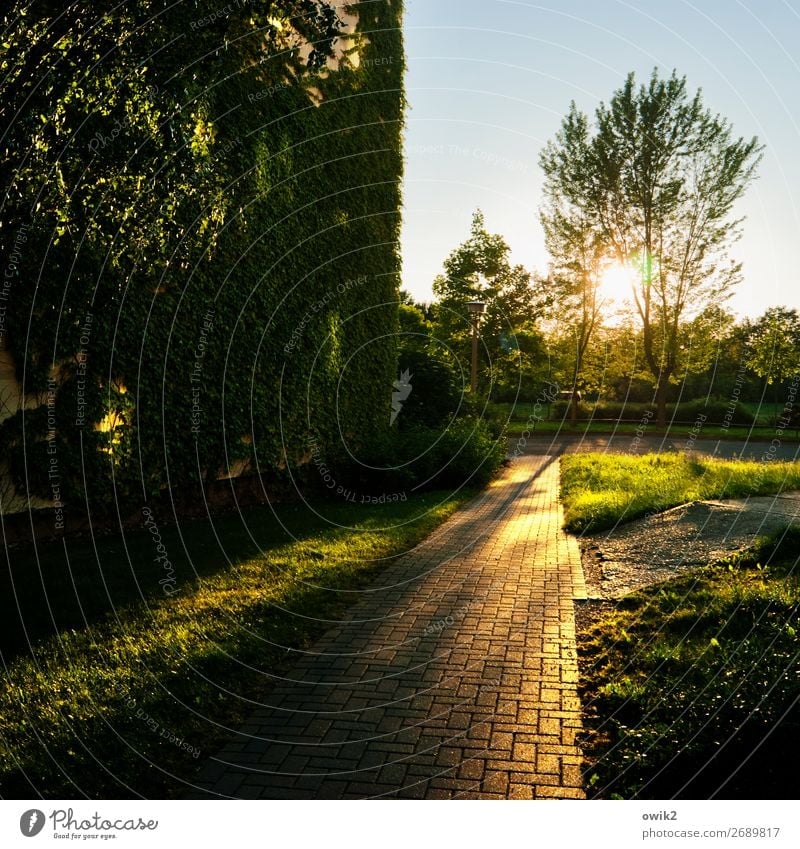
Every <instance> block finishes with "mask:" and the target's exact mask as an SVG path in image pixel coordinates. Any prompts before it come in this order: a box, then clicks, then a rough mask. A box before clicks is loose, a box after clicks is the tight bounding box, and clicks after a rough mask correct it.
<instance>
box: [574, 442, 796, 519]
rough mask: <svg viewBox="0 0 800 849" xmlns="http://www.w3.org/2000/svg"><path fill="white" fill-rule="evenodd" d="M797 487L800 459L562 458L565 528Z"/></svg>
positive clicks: (596, 456)
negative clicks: (706, 501) (694, 503)
mask: <svg viewBox="0 0 800 849" xmlns="http://www.w3.org/2000/svg"><path fill="white" fill-rule="evenodd" d="M798 488H800V463H788V462H771V463H763V462H762V463H759V462H754V461H750V460H717V459H705V458H704V459H698V458H691V457H687V456H686V455H685V454H646V455H644V456H641V457H639V456H626V455H622V454H568V455H565V456H563V457H562V458H561V498H562V501H563V503H564V527H565V528H566V529H567V530H568V531H572V532H574V533H577V532H583V531H589V530H591V531H598V530H602V529H604V528H610V527H613V526H614V525H616V524H617V523H618V522H620V521H628V520H630V519H635V518H637V517H639V516H644V515H647V514H648V513H653V512H658V511H661V510H666V509H668V508H670V507H675V506H677V505H679V504H686V503H688V502H690V501H698V500H703V499H709V498H744V497H745V496H749V495H775V494H777V493H780V492H783V491H785V490H790V489H798Z"/></svg>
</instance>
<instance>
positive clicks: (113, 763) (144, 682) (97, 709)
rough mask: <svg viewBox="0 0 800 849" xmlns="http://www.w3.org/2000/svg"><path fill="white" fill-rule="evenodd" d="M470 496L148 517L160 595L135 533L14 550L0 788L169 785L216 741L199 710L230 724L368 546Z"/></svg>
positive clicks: (378, 545)
mask: <svg viewBox="0 0 800 849" xmlns="http://www.w3.org/2000/svg"><path fill="white" fill-rule="evenodd" d="M474 494H475V492H474V491H471V492H463V493H461V494H459V495H458V496H456V497H451V496H448V495H447V494H444V493H437V492H431V493H427V494H425V495H419V496H413V497H409V499H408V501H406V502H398V503H394V504H385V505H360V504H359V505H353V504H331V503H326V504H324V505H317V506H318V508H319V509H320V511H321V512H322V513H323V514H324V517H320V516H316V515H315V514H314V513H313V512H312V511H311V510H309V509H308V508H305V507H304V508H300V507H282V508H280V509H279V510H278V511H277V516H274V515H273V514H272V512H271V511H270V510H269V509H268V508H266V507H265V508H258V509H256V510H251V511H249V512H247V513H245V514H243V515H241V516H239V515H237V516H229V517H227V518H224V519H220V520H217V521H215V523H214V525H213V526H212V525H211V523H210V522H208V521H197V522H193V523H190V524H188V525H184V526H183V527H182V528H181V529H180V530H179V529H177V528H167V527H160V528H159V533H160V535H161V540H162V543H163V545H164V547H165V549H166V551H167V552H168V555H169V560H170V563H171V565H172V569H173V572H174V584H170V585H169V586H170V589H172V588H173V587H174V588H175V590H176V592H175V593H174V594H173V595H171V596H170V597H168V596H166V595H165V594H164V592H163V589H162V585H160V584H159V580H161V579H163V577H164V575H165V572H164V566H163V564H162V563H156V562H155V561H154V557H155V555H156V551H155V547H154V538H153V537H152V536H151V535H150V534H148V533H146V532H145V533H142V532H141V531H139V532H137V533H135V534H128V535H127V536H126V538H125V539H124V540H123V539H122V538H121V537H106V538H105V539H99V540H95V541H94V542H92V541H88V542H82V543H81V542H75V541H70V542H68V543H63V544H62V543H55V544H50V545H47V546H39V547H38V550H36V551H34V550H33V549H30V550H22V549H15V550H14V551H13V558H12V560H13V571H12V572H10V573H9V574H8V575H7V576H5V577H4V578H3V581H4V582H5V585H3V586H0V591H1V592H0V596H1V597H2V598H3V608H2V610H0V614H1V615H3V617H4V624H5V625H6V626H7V627H6V628H5V629H4V638H3V643H2V646H1V647H2V659H3V662H4V667H5V670H4V674H3V676H2V678H0V797H4V798H22V797H24V798H29V797H32V796H35V795H37V794H38V793H42V794H43V795H44V796H46V797H49V798H72V797H75V796H76V795H78V796H80V795H87V796H89V797H93V798H119V797H130V796H132V795H135V794H136V793H141V794H144V795H146V796H149V797H156V798H157V797H160V796H170V795H176V794H178V793H180V792H181V790H182V785H181V783H180V779H188V778H190V777H191V776H192V775H193V774H194V772H195V771H196V770H197V768H198V766H199V765H200V764H202V762H203V760H204V759H205V758H207V757H209V756H210V755H212V754H213V753H214V750H215V747H216V746H217V745H218V744H219V742H220V740H221V739H222V738H223V736H224V735H223V733H222V732H217V733H216V734H215V733H214V731H213V730H214V727H215V726H214V724H213V723H214V722H220V723H223V724H225V725H228V726H231V727H236V725H237V724H239V723H240V722H241V721H242V720H243V719H244V718H245V717H246V716H247V715H248V713H249V712H250V711H251V710H252V702H251V701H250V700H252V699H258V697H259V696H260V695H261V694H263V693H265V692H266V691H268V689H269V686H270V682H271V681H272V680H274V676H275V675H279V674H281V673H282V672H285V671H286V670H287V669H288V668H289V667H290V666H291V664H292V662H293V659H294V658H295V657H296V654H294V653H293V652H292V651H291V649H299V648H302V647H304V646H307V645H309V644H310V643H311V641H312V640H313V639H314V638H315V637H317V636H318V635H320V634H321V633H322V632H324V631H325V630H326V629H327V628H328V627H330V626H331V621H332V620H336V619H337V618H338V617H341V614H342V613H343V612H344V611H345V610H346V609H347V608H348V607H349V606H350V605H351V604H353V603H354V602H355V601H356V600H357V598H358V596H357V594H356V593H355V592H354V591H355V590H357V589H358V588H360V587H364V586H366V585H368V584H369V583H370V581H371V580H373V579H374V578H375V575H376V573H377V572H378V571H379V570H380V568H381V562H380V558H387V557H391V556H392V555H394V554H397V553H398V552H401V551H404V550H406V549H408V548H409V547H411V546H413V545H415V544H417V543H418V542H419V541H421V540H422V539H423V538H424V537H425V536H426V535H427V534H429V533H430V532H431V531H432V530H433V529H434V528H435V527H436V526H437V525H438V524H440V523H441V522H442V521H443V520H444V519H446V518H447V517H448V516H450V515H451V514H452V513H453V512H454V511H455V510H456V509H457V508H458V507H459V506H461V505H462V504H463V503H464V502H466V501H467V500H468V499H469V498H470V497H472V496H473V495H474ZM156 521H157V517H156ZM292 537H294V538H292ZM17 604H19V606H20V608H21V611H22V613H21V615H20V614H19V613H17ZM28 643H30V644H31V647H30V648H28ZM173 775H174V776H177V778H174V777H172V776H173ZM25 776H27V777H28V779H27V780H26V777H25Z"/></svg>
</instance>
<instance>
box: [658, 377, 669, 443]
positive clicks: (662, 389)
mask: <svg viewBox="0 0 800 849" xmlns="http://www.w3.org/2000/svg"><path fill="white" fill-rule="evenodd" d="M668 385H669V381H667V380H664V379H663V378H662V379H659V381H658V383H657V384H656V425H657V427H659V428H660V429H662V430H665V429H666V427H667V386H668Z"/></svg>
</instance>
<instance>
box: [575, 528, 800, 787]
mask: <svg viewBox="0 0 800 849" xmlns="http://www.w3.org/2000/svg"><path fill="white" fill-rule="evenodd" d="M798 552H800V530H799V529H796V528H795V529H792V530H789V531H787V532H786V533H784V534H781V535H778V536H775V537H773V538H771V539H766V540H762V541H761V542H760V543H759V544H758V545H757V546H756V547H755V548H754V549H753V550H752V551H750V552H749V553H746V554H744V555H737V556H735V557H733V558H731V559H730V560H728V561H726V562H724V563H722V564H718V565H716V566H713V567H707V568H705V569H702V570H699V571H698V572H697V573H695V574H693V575H692V576H686V577H681V578H679V579H676V580H673V581H669V582H666V583H664V584H660V585H657V586H654V587H650V588H648V589H646V590H641V591H639V592H636V593H633V594H631V595H629V596H626V597H625V598H624V599H622V600H621V601H620V602H619V603H618V605H617V609H616V610H615V611H614V612H613V613H610V614H608V615H606V616H605V617H603V618H602V619H600V620H599V621H598V622H597V623H596V624H595V625H594V626H593V627H592V628H591V629H590V631H589V632H588V633H587V634H584V635H582V636H581V639H580V640H579V656H580V663H581V673H582V675H581V679H582V693H581V695H582V698H583V702H584V708H585V713H586V715H587V724H588V727H589V732H588V735H587V739H586V740H585V741H584V743H585V745H584V752H585V754H586V756H587V760H588V769H587V776H588V784H589V788H590V795H593V796H595V797H597V798H623V799H632V798H641V799H671V798H687V799H691V798H694V799H707V798H711V797H717V798H734V799H737V798H751V799H752V798H758V799H770V798H772V799H784V798H794V795H795V794H796V766H795V764H794V762H793V759H792V758H791V752H792V751H793V750H794V749H795V748H796V744H797V740H798V739H800V708H799V704H800V662H799V659H800V636H798V627H799V626H798V624H797V614H798V607H799V605H800V580H799V577H798V572H797V568H796V566H797V563H798Z"/></svg>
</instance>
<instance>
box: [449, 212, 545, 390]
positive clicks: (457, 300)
mask: <svg viewBox="0 0 800 849" xmlns="http://www.w3.org/2000/svg"><path fill="white" fill-rule="evenodd" d="M510 253H511V248H510V247H509V245H508V243H507V242H506V240H505V239H504V238H503V237H502V236H501V235H498V234H492V233H489V232H488V231H487V230H486V226H485V222H484V217H483V213H482V212H481V211H480V210H478V211H476V212H475V213H474V215H473V216H472V226H471V229H470V236H469V238H468V239H467V240H466V241H465V242H464V243H463V244H461V245H459V247H457V248H456V249H455V250H454V251H452V253H451V254H450V255H449V256H448V257H447V259H446V260H445V261H444V274H440V275H439V276H438V277H437V278H436V279H435V280H434V281H433V291H434V294H436V296H437V297H438V299H439V300H438V304H437V305H436V306H437V309H436V319H437V322H436V328H435V332H436V334H438V335H439V336H440V337H443V338H445V339H446V340H447V341H448V343H449V344H451V345H452V346H453V348H454V349H455V351H456V352H457V354H459V355H460V356H462V357H463V360H464V362H466V363H468V362H469V352H468V340H469V338H470V334H471V323H470V316H469V310H468V309H467V303H468V302H469V301H472V300H475V299H476V298H478V297H480V299H481V300H482V301H484V302H485V303H486V312H485V314H484V316H483V318H482V320H481V339H482V344H483V347H484V350H485V351H486V352H487V353H488V356H489V359H490V363H491V369H490V374H491V377H492V382H493V383H494V382H496V381H497V380H501V381H503V382H506V383H508V381H509V380H510V372H515V373H516V378H517V381H516V382H517V385H518V386H519V385H520V383H521V374H522V371H523V361H525V360H526V355H527V356H533V355H535V354H537V353H538V351H539V349H540V345H539V336H538V334H537V333H536V331H535V327H534V325H535V321H536V319H537V318H538V317H539V316H540V315H541V312H542V308H543V300H542V297H541V291H540V289H539V288H538V287H537V286H536V282H535V281H534V280H533V279H532V276H531V274H530V272H529V271H527V270H526V269H525V268H524V267H523V266H521V265H512V264H511V260H510ZM481 282H482V284H483V285H482V286H481ZM467 373H468V369H467Z"/></svg>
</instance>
